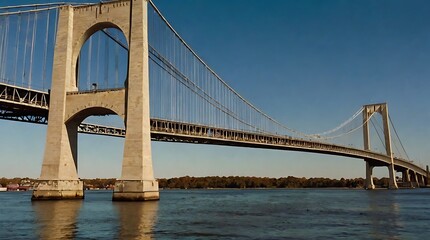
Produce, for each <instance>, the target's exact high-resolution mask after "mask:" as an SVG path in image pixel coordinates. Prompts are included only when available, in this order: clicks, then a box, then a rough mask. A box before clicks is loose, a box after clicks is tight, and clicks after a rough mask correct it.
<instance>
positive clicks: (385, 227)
mask: <svg viewBox="0 0 430 240" xmlns="http://www.w3.org/2000/svg"><path fill="white" fill-rule="evenodd" d="M366 193H367V194H368V201H369V202H368V203H369V209H368V210H369V211H368V216H369V218H370V219H369V220H370V226H371V227H372V230H371V236H372V237H373V238H375V239H400V233H399V229H401V224H400V223H399V217H400V216H399V214H400V209H399V204H398V200H397V199H396V195H395V194H391V192H388V191H385V190H378V191H369V192H366Z"/></svg>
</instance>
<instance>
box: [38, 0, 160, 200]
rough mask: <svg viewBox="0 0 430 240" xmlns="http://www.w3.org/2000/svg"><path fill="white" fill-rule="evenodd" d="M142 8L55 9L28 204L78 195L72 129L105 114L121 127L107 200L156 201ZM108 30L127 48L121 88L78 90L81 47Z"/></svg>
mask: <svg viewBox="0 0 430 240" xmlns="http://www.w3.org/2000/svg"><path fill="white" fill-rule="evenodd" d="M147 4H148V3H147V0H122V1H116V2H110V3H101V4H96V5H89V6H79V7H73V6H64V7H61V9H60V11H59V22H58V30H57V38H56V45H55V53H54V65H53V76H52V86H51V96H50V106H49V123H48V129H47V136H46V146H45V154H44V159H43V164H42V171H41V175H40V182H39V185H38V186H37V187H36V189H35V190H34V191H33V197H32V199H33V200H38V199H71V198H72V199H73V198H83V197H84V192H83V182H82V181H80V180H79V178H78V174H77V126H78V125H79V124H80V123H81V122H82V121H83V120H84V119H85V118H86V117H88V116H91V115H106V114H117V115H119V116H120V117H122V118H123V120H124V122H125V126H126V129H127V133H126V136H125V144H124V158H123V162H122V174H121V179H120V180H118V181H117V182H116V184H115V190H114V193H113V200H137V201H139V200H157V199H159V191H158V183H157V181H156V180H155V179H154V174H153V168H152V158H151V139H150V116H149V72H148V32H147V19H148V17H147ZM112 27H113V28H117V29H119V30H121V31H122V32H123V33H124V35H125V36H126V39H127V42H128V46H129V53H130V54H129V65H128V84H127V86H126V88H124V89H121V90H112V91H97V92H78V88H77V76H76V68H77V67H76V66H77V61H78V56H79V52H80V50H81V48H82V46H83V44H84V43H85V41H86V40H87V39H88V38H89V37H90V36H91V35H92V34H93V33H95V32H97V31H98V30H102V29H104V28H112Z"/></svg>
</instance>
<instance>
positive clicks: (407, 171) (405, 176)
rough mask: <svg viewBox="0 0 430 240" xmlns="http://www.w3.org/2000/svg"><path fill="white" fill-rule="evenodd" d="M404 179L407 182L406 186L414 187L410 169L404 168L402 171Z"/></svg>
mask: <svg viewBox="0 0 430 240" xmlns="http://www.w3.org/2000/svg"><path fill="white" fill-rule="evenodd" d="M402 180H403V182H405V183H406V184H407V185H406V186H404V187H410V188H413V187H414V186H413V185H412V182H411V176H410V174H409V169H406V170H403V172H402Z"/></svg>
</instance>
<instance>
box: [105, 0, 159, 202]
mask: <svg viewBox="0 0 430 240" xmlns="http://www.w3.org/2000/svg"><path fill="white" fill-rule="evenodd" d="M130 15H131V16H130V17H131V20H130V31H129V33H130V35H129V48H130V49H129V52H130V54H129V69H128V86H127V94H126V129H127V132H126V136H125V143H124V158H123V163H122V173H121V179H119V180H117V182H116V183H115V189H114V193H113V198H112V200H114V201H143V200H158V199H159V191H158V182H157V181H156V180H155V178H154V173H153V167H152V157H151V129H150V115H149V67H148V61H149V59H148V22H147V19H148V16H147V1H144V0H141V1H130Z"/></svg>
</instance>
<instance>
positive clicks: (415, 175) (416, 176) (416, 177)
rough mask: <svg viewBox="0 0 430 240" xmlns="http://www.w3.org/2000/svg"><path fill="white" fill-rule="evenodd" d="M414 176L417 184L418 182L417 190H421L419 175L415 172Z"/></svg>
mask: <svg viewBox="0 0 430 240" xmlns="http://www.w3.org/2000/svg"><path fill="white" fill-rule="evenodd" d="M413 176H414V179H415V182H416V184H417V188H419V187H420V181H419V179H418V174H417V172H414V173H413Z"/></svg>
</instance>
